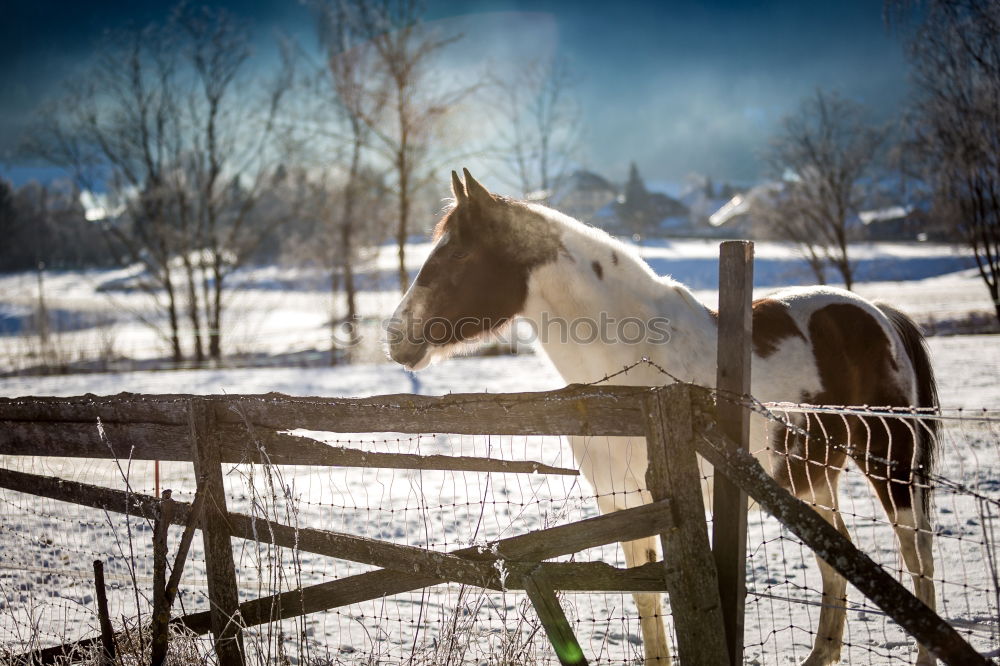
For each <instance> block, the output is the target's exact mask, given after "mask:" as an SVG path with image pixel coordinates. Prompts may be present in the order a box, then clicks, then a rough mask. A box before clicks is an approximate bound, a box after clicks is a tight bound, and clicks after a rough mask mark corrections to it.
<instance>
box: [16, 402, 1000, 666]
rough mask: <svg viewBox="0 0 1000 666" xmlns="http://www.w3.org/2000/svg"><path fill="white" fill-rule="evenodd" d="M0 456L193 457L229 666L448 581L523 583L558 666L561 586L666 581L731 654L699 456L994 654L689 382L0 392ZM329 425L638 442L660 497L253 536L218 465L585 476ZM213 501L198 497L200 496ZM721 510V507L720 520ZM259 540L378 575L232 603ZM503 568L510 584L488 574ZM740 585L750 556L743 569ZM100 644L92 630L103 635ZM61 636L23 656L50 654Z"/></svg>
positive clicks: (48, 492)
mask: <svg viewBox="0 0 1000 666" xmlns="http://www.w3.org/2000/svg"><path fill="white" fill-rule="evenodd" d="M0 422H2V428H0V453H2V454H8V455H10V454H13V455H33V456H44V455H49V456H64V457H72V456H78V457H89V458H112V457H119V458H129V457H130V458H131V459H133V460H137V459H160V460H186V461H189V462H192V463H194V465H195V470H196V475H197V479H198V490H197V494H196V498H195V501H194V503H193V504H198V503H199V502H200V501H201V502H202V503H203V504H204V506H205V512H204V515H203V516H201V520H200V522H199V523H198V527H200V529H201V531H202V533H203V537H204V541H205V553H206V564H207V568H208V577H209V597H210V601H211V610H210V611H207V612H202V613H194V614H190V615H186V616H182V617H178V618H174V619H173V620H172V621H173V622H176V623H180V624H183V625H184V626H186V627H188V628H189V629H191V630H193V631H195V632H198V633H208V632H211V633H213V635H214V639H215V645H216V650H217V651H218V654H219V658H220V662H221V663H226V664H228V663H241V661H242V655H243V649H242V645H241V630H242V628H244V627H247V626H253V625H257V624H262V623H266V622H271V621H275V620H279V619H284V618H288V617H293V616H298V615H302V614H306V613H314V612H318V611H322V610H327V609H330V608H334V607H338V606H344V605H347V604H352V603H357V602H360V601H364V600H369V599H375V598H379V597H382V596H385V595H390V594H397V593H401V592H405V591H410V590H415V589H420V588H423V587H427V586H431V585H436V584H440V583H443V582H446V581H455V582H459V583H464V584H468V585H475V586H479V587H484V588H489V589H524V590H525V591H526V592H527V593H528V596H529V598H530V599H531V601H532V603H533V605H534V606H535V608H536V610H537V611H538V613H539V616H540V618H541V620H542V623H543V626H544V627H545V629H546V630H547V632H548V635H549V638H550V640H551V641H552V643H553V646H554V647H555V648H556V652H557V654H558V655H559V657H560V659H561V660H562V662H563V663H585V656H584V655H583V652H582V650H581V649H580V647H579V645H578V644H577V642H576V640H575V639H574V638H573V635H572V632H571V631H570V626H569V624H568V622H567V621H566V619H565V616H564V615H563V614H562V611H561V609H560V607H559V603H558V601H557V599H556V596H555V591H556V590H592V591H609V590H614V591H626V592H635V591H665V592H667V593H668V594H669V595H670V599H671V607H672V611H673V617H674V624H675V628H676V632H677V638H678V651H679V653H680V655H679V656H680V658H681V660H683V662H684V663H687V664H712V665H717V664H720V663H724V662H727V661H729V654H730V653H729V649H728V648H727V642H726V641H725V640H724V636H725V631H724V629H723V613H722V604H721V602H720V595H719V588H718V582H717V581H718V579H719V578H720V577H719V576H718V575H717V570H716V566H715V560H714V559H713V557H712V554H711V551H710V549H709V538H708V533H707V530H706V524H705V521H704V519H703V516H704V515H705V514H704V506H703V503H702V497H701V489H700V479H699V476H698V473H697V466H696V458H695V452H697V453H698V454H700V455H701V456H703V457H704V458H705V459H706V460H708V461H709V462H710V463H711V464H712V465H713V466H714V467H715V469H716V471H717V472H718V473H721V474H722V475H723V476H725V477H726V478H727V479H728V480H729V481H730V482H732V484H733V485H734V486H735V487H737V488H738V489H740V490H741V491H742V492H745V493H747V494H748V495H749V496H751V497H753V498H754V499H755V500H756V501H757V502H758V503H759V504H760V505H761V506H762V507H763V508H764V509H765V510H767V511H768V512H769V513H771V514H773V515H775V516H776V517H777V518H778V519H779V520H780V521H781V522H782V523H784V524H785V525H786V526H787V527H788V528H789V529H790V530H791V531H792V532H793V533H795V534H796V535H797V536H798V537H799V538H801V539H802V541H803V542H804V543H805V544H806V545H807V546H809V547H810V548H811V549H813V550H814V551H815V552H816V553H818V554H819V555H820V556H821V557H822V558H823V559H825V560H826V561H827V562H829V563H830V564H831V565H832V566H833V567H834V568H836V569H837V570H838V571H840V573H842V574H843V575H845V576H846V577H847V578H848V579H849V580H850V581H851V582H852V583H853V584H854V585H855V586H856V587H857V588H858V589H859V590H860V591H861V592H862V593H864V594H865V596H867V597H868V598H869V599H870V600H871V601H872V602H873V603H875V604H876V605H877V606H879V607H880V608H882V609H883V610H884V611H885V612H886V613H887V614H888V615H890V616H891V617H892V618H893V619H894V620H895V621H896V622H897V623H898V624H900V625H901V626H902V627H903V628H904V629H905V630H906V631H908V632H909V633H910V634H912V635H913V636H914V637H915V638H916V639H917V640H918V641H920V642H921V643H923V644H924V645H926V646H927V647H928V648H929V649H930V650H931V651H932V652H933V653H934V654H936V655H937V656H939V657H940V658H941V659H942V660H944V661H945V663H949V664H975V663H981V664H985V663H988V662H987V661H986V660H985V659H984V658H983V657H981V656H979V655H978V653H976V652H975V651H974V650H973V649H972V648H971V647H970V646H969V645H968V644H967V643H966V642H965V641H964V640H963V639H962V638H961V637H960V636H959V634H958V633H957V632H956V631H955V630H954V629H953V628H952V627H951V626H949V625H948V624H947V623H946V622H944V621H943V620H941V618H939V617H938V616H937V615H936V614H935V613H934V612H933V611H931V610H930V609H928V608H927V607H926V606H924V605H923V604H922V603H921V602H920V601H919V600H917V599H916V597H914V596H913V595H912V594H911V593H910V592H909V591H907V590H906V589H905V588H904V587H903V586H902V585H901V584H900V583H898V582H897V581H896V580H895V579H894V578H893V577H892V576H890V575H889V574H888V573H886V572H885V571H884V570H883V569H882V568H881V567H879V566H878V565H877V564H875V563H874V562H873V561H872V560H871V559H869V558H868V557H867V556H866V555H865V554H863V553H861V552H859V551H858V550H857V549H856V548H855V547H854V546H853V545H852V544H851V543H850V542H849V541H848V540H846V539H845V538H844V537H843V536H842V535H840V534H839V533H838V532H837V531H836V530H835V529H834V528H833V527H831V526H830V525H829V524H828V523H826V522H825V521H824V520H823V519H822V518H821V517H820V516H819V515H818V514H817V513H815V512H814V511H813V510H812V509H810V508H809V507H807V506H806V505H805V504H804V503H802V502H800V501H799V500H796V499H794V498H793V497H792V496H791V495H789V494H788V493H787V492H786V491H785V490H783V489H782V488H780V487H779V486H778V485H777V484H776V483H775V482H774V481H773V480H772V479H771V478H770V477H769V476H768V475H767V474H766V472H765V471H764V470H763V469H762V468H761V467H760V466H759V464H758V463H757V462H756V461H755V460H754V459H753V458H752V457H751V456H750V455H749V454H748V453H746V452H745V451H743V450H742V449H741V448H740V447H737V446H736V445H735V444H734V443H733V442H731V441H730V440H729V439H728V438H727V437H725V436H724V435H723V434H722V433H721V431H720V428H719V426H718V423H717V420H716V415H715V408H714V404H713V403H712V402H711V395H710V394H709V393H708V392H707V391H705V390H703V389H698V388H696V387H691V386H687V385H671V386H667V387H659V388H641V387H621V386H571V387H568V388H565V389H561V390H558V391H551V392H544V393H520V394H494V395H484V394H465V395H462V394H456V395H450V396H445V397H423V396H413V395H392V396H380V397H375V398H365V399H320V398H290V397H286V396H278V395H265V396H214V397H197V398H195V397H191V396H135V395H119V396H113V397H96V396H85V397H81V398H67V399H56V398H37V399H7V400H2V401H0ZM293 427H294V428H305V429H309V430H323V431H331V432H347V433H358V432H401V433H423V432H452V433H461V434H479V433H490V434H508V435H514V434H516V435H531V434H535V435H545V434H549V435H621V436H645V437H646V438H647V446H648V449H649V459H650V466H649V474H648V477H647V485H648V487H649V489H650V490H651V492H652V493H653V497H654V502H653V503H652V504H648V505H644V506H640V507H637V508H633V509H628V510H625V511H620V512H617V513H613V514H608V515H604V516H600V517H597V518H590V519H587V520H583V521H579V522H575V523H572V524H568V525H561V526H558V527H553V528H548V529H544V530H539V531H535V532H529V533H527V534H523V535H519V536H515V537H511V538H507V539H503V540H500V541H499V542H497V543H496V548H495V549H490V550H488V551H485V552H483V551H482V550H481V549H477V548H465V549H461V550H457V551H452V552H437V551H434V550H429V549H423V548H416V547H412V546H404V545H399V544H393V543H389V542H384V541H379V540H375V539H369V538H363V537H358V536H354V535H350V534H344V533H338V532H334V531H327V530H318V529H309V528H293V527H291V526H287V525H279V524H272V525H270V526H269V529H268V530H260V529H257V530H255V529H254V525H253V519H252V518H251V517H250V516H246V515H242V514H239V513H235V512H230V511H228V510H227V508H226V498H225V495H224V493H223V492H222V464H223V463H238V462H245V463H257V462H260V461H262V460H265V459H266V460H268V461H269V462H270V463H271V464H308V465H337V466H360V467H372V466H376V467H377V466H389V467H405V468H416V469H439V470H478V471H484V472H485V471H492V472H507V473H517V472H527V473H542V474H576V471H575V470H571V469H562V468H554V467H550V466H546V465H543V464H541V463H538V462H533V461H507V460H495V459H489V458H473V457H449V456H419V455H409V454H389V453H385V454H373V453H369V452H362V451H359V450H353V449H348V448H339V447H331V446H329V445H327V444H324V443H321V442H318V441H312V440H308V439H304V438H300V437H293V436H289V435H284V434H281V433H280V431H281V430H287V429H289V428H293ZM0 486H2V487H4V488H8V489H10V490H16V491H20V492H27V493H31V494H34V495H36V496H43V497H49V498H53V499H59V500H64V501H70V502H75V503H78V504H84V505H86V506H91V507H95V508H100V509H103V510H108V511H120V512H128V513H130V514H133V515H138V516H145V517H148V518H153V517H155V516H156V515H158V507H159V505H160V503H161V500H158V499H157V498H154V497H151V496H143V495H136V494H127V493H124V492H121V491H115V490H110V489H107V488H100V487H96V486H91V485H87V484H82V483H76V482H69V481H64V480H60V479H56V478H51V477H44V476H39V475H35V474H28V473H24V472H15V471H12V470H0ZM202 498H204V499H202ZM173 504H174V506H173V510H172V516H171V517H170V521H171V522H172V523H174V524H177V525H189V524H191V521H192V518H191V517H192V513H193V512H192V506H191V505H189V504H186V503H182V502H175V503H173ZM716 520H718V516H716ZM651 535H660V538H661V540H662V545H663V551H664V553H665V558H664V563H662V564H651V565H645V566H642V567H636V568H632V569H620V568H615V567H612V566H609V565H605V564H601V563H546V562H545V560H547V559H551V558H554V557H558V556H562V555H567V554H571V553H575V552H578V551H581V550H584V549H587V548H591V547H596V546H600V545H604V544H608V543H613V542H618V541H627V540H632V539H637V538H641V537H645V536H651ZM234 537H235V538H241V539H253V538H256V539H259V540H266V541H267V542H268V543H272V544H276V545H281V546H287V547H295V548H298V549H300V550H302V551H306V552H312V553H317V554H321V555H327V556H331V557H337V558H341V559H347V560H352V561H355V562H360V563H364V564H369V565H375V566H378V567H381V570H378V571H373V572H368V573H364V574H360V575H356V576H351V577H349V578H344V579H340V580H336V581H331V582H326V583H321V584H317V585H313V586H310V587H305V588H303V589H300V590H294V591H291V592H285V593H283V594H281V595H277V596H275V597H264V598H260V599H255V600H251V601H246V602H243V603H238V601H237V596H236V575H235V571H234V566H233V557H232V543H231V539H232V538H234ZM498 561H502V563H503V567H502V568H503V570H504V571H505V572H506V576H505V577H501V574H500V571H499V569H498V568H497V566H495V565H496V564H497V562H498ZM739 564H740V568H741V571H740V572H739V573H740V576H741V577H742V575H743V572H742V567H743V563H742V562H740V563H739ZM95 640H96V639H95ZM66 649H67V646H58V647H55V648H50V649H46V650H43V651H40V652H36V653H33V654H31V655H25V657H26V660H33V661H35V662H51V661H52V660H53V659H55V658H56V657H57V656H59V655H61V654H63V653H65V651H66Z"/></svg>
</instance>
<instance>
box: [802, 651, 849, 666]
mask: <svg viewBox="0 0 1000 666" xmlns="http://www.w3.org/2000/svg"><path fill="white" fill-rule="evenodd" d="M838 652H839V651H838ZM838 661H840V654H831V653H830V652H827V651H825V650H824V651H817V650H813V651H812V652H810V653H809V656H808V657H806V660H805V661H803V662H802V663H801V664H799V666H830V664H835V663H837V662H838Z"/></svg>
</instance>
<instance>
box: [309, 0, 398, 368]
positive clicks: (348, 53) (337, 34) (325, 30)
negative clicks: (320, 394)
mask: <svg viewBox="0 0 1000 666" xmlns="http://www.w3.org/2000/svg"><path fill="white" fill-rule="evenodd" d="M313 9H314V12H315V14H316V23H317V33H318V36H319V42H320V46H321V47H322V49H323V51H324V55H325V60H324V63H323V64H324V66H323V68H322V71H321V73H320V80H321V81H322V82H323V83H324V84H325V87H326V89H327V91H328V92H329V93H330V94H329V95H327V96H325V99H328V100H329V101H330V104H329V107H332V108H333V109H334V110H335V111H336V112H337V113H336V114H335V117H334V118H332V119H331V120H332V122H333V123H334V124H335V125H336V126H338V127H337V128H335V129H334V131H333V132H332V134H333V136H334V137H335V138H336V139H338V141H339V143H340V148H341V149H342V150H344V151H345V152H346V159H345V160H343V162H346V165H345V167H344V169H343V171H344V173H343V177H342V181H343V185H342V187H341V188H339V190H340V191H339V197H338V198H339V206H337V205H335V204H334V202H332V201H331V202H330V205H329V206H328V207H326V208H325V212H324V213H323V216H324V218H326V221H327V222H328V224H329V226H330V232H331V233H332V235H333V238H332V239H331V240H333V241H334V242H331V243H329V244H328V245H329V249H328V250H327V255H328V261H329V265H330V269H331V271H330V276H331V277H330V284H331V290H332V291H333V292H334V293H336V292H337V291H338V286H342V288H343V292H344V299H345V302H346V312H345V313H344V316H343V318H340V317H337V316H336V313H334V314H333V316H331V318H330V326H331V339H332V341H333V345H334V346H336V345H337V344H338V342H339V340H340V338H341V336H340V331H339V328H340V325H341V324H342V323H346V324H347V325H348V326H350V327H353V326H354V325H355V320H356V318H357V314H358V308H357V302H356V301H357V288H356V286H355V276H354V267H355V257H356V255H357V253H358V241H359V239H358V235H359V234H360V233H361V232H362V231H363V230H364V227H365V226H368V227H370V226H371V222H372V220H374V219H375V218H376V211H374V210H372V209H367V210H366V212H365V214H364V216H363V219H361V220H359V214H358V212H359V210H360V204H361V202H362V199H363V198H368V197H366V194H368V193H369V188H370V187H371V186H372V185H373V184H374V183H376V182H377V181H378V179H377V178H375V177H374V176H373V174H372V172H371V169H370V167H368V166H367V165H366V161H365V158H366V152H368V151H369V150H370V148H371V142H372V127H373V126H374V125H376V124H377V123H378V122H379V121H380V114H381V111H382V108H383V105H384V103H385V101H386V99H387V97H388V91H387V89H386V83H387V82H386V81H385V79H384V77H383V78H380V77H379V76H378V75H377V74H378V67H377V65H378V61H377V58H376V56H377V52H376V51H375V49H374V47H373V45H372V43H371V42H370V40H369V35H368V34H367V33H368V31H367V30H366V29H365V22H364V17H363V16H362V15H361V14H360V12H361V7H360V5H358V4H357V3H355V2H352V1H350V0H321V1H318V2H315V3H314V4H313ZM329 107H328V106H326V105H324V108H323V111H324V112H326V111H327V110H328V108H329ZM329 122H330V121H328V123H329ZM328 191H329V188H328V187H327V188H323V189H322V193H326V192H328ZM369 199H370V198H369ZM366 222H367V224H366ZM352 334H353V328H352ZM330 358H331V363H334V362H336V356H335V355H334V354H331V356H330Z"/></svg>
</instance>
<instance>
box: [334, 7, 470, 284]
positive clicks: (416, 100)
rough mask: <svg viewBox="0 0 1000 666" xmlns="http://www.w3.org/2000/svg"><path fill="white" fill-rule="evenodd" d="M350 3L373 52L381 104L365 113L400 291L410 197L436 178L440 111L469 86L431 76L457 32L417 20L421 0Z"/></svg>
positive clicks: (405, 276) (463, 95)
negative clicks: (386, 194) (385, 198)
mask: <svg viewBox="0 0 1000 666" xmlns="http://www.w3.org/2000/svg"><path fill="white" fill-rule="evenodd" d="M351 5H352V10H351V12H350V13H349V14H347V16H352V17H354V21H355V24H356V26H357V30H358V32H359V33H360V35H361V36H362V37H363V38H364V39H366V40H368V41H369V42H370V44H371V48H372V49H373V52H374V55H375V60H374V63H375V64H374V71H375V74H376V77H375V78H374V79H373V80H372V83H371V85H372V87H371V88H370V91H371V92H372V94H374V95H375V97H376V98H377V99H380V100H381V104H380V109H381V111H380V113H378V114H376V115H366V116H365V117H364V120H365V122H366V124H367V125H368V127H369V128H370V129H371V132H372V134H373V136H374V138H375V140H374V141H373V148H374V149H375V150H376V151H377V152H379V153H380V154H381V156H382V158H383V159H385V160H386V161H387V162H388V163H389V165H390V167H391V171H392V173H393V175H394V182H393V183H392V186H393V189H394V193H395V195H396V224H395V227H396V229H395V235H396V244H397V248H398V252H397V254H398V257H399V266H398V273H399V288H400V291H405V290H406V287H407V286H408V285H409V275H408V273H407V271H406V240H407V236H408V235H409V233H410V226H411V219H412V216H413V207H414V202H415V200H416V198H417V195H418V193H419V192H420V191H421V190H422V189H423V188H425V187H426V186H427V185H428V184H430V183H431V182H432V181H433V179H434V168H433V167H434V163H433V157H432V155H433V151H434V149H435V148H436V146H435V145H434V144H435V142H436V141H440V140H441V138H442V137H441V130H442V129H443V127H444V120H445V118H446V116H447V115H448V113H449V112H450V111H451V110H452V109H454V108H455V107H456V105H458V104H459V103H460V102H461V101H462V100H463V99H464V98H466V97H467V96H468V95H469V94H470V93H471V92H472V90H473V88H472V87H470V86H464V85H463V86H456V85H449V84H446V83H445V82H444V80H443V79H442V78H441V77H438V76H437V73H438V70H437V69H436V65H437V58H438V57H439V56H440V54H441V51H442V50H443V49H444V48H445V47H446V46H448V45H449V44H451V43H453V42H455V41H456V40H458V39H459V38H460V35H444V36H441V35H439V34H436V33H435V32H434V31H432V30H431V29H429V28H428V27H427V26H426V25H425V24H423V23H422V22H421V17H422V15H423V11H424V6H423V2H422V0H375V1H372V0H351Z"/></svg>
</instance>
